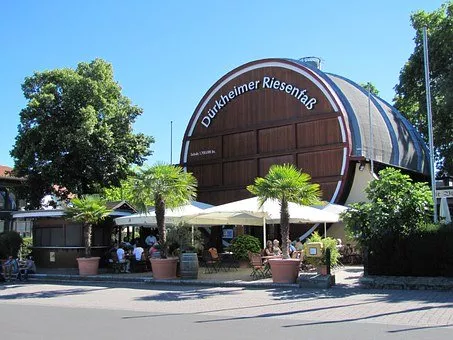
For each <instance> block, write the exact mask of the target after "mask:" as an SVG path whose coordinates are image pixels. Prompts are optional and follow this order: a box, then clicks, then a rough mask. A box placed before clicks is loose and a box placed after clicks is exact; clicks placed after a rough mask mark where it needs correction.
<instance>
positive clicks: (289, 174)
mask: <svg viewBox="0 0 453 340" xmlns="http://www.w3.org/2000/svg"><path fill="white" fill-rule="evenodd" d="M310 180H311V176H310V175H309V174H306V173H303V172H301V171H300V170H298V169H297V168H296V167H295V166H294V165H292V164H283V165H272V166H271V167H270V169H269V172H268V174H267V175H266V176H265V177H257V178H256V179H255V183H254V184H252V185H249V186H248V187H247V190H248V191H250V192H251V193H252V194H254V195H256V196H258V198H259V202H260V203H261V204H264V202H266V201H267V200H268V199H275V200H278V201H279V203H280V228H281V234H282V248H283V249H282V252H283V261H282V260H279V259H276V260H269V263H270V265H271V268H272V277H273V279H274V282H295V280H296V278H297V273H298V268H299V260H296V261H294V260H293V261H292V259H290V258H289V243H288V240H289V210H288V202H293V203H297V204H302V205H312V204H320V200H319V199H320V197H321V190H320V188H319V184H313V183H310ZM296 265H297V269H296V268H295V266H296ZM282 266H283V268H280V267H282ZM277 267H278V268H277ZM285 268H286V270H284V269H285ZM280 269H282V270H283V271H287V273H286V274H288V275H290V276H289V277H280V274H281V275H285V273H284V272H280ZM294 274H296V275H294Z"/></svg>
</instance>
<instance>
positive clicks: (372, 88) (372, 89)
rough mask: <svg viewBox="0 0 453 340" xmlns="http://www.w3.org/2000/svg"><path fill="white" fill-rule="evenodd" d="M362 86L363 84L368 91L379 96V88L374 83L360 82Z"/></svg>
mask: <svg viewBox="0 0 453 340" xmlns="http://www.w3.org/2000/svg"><path fill="white" fill-rule="evenodd" d="M360 86H362V87H363V88H364V89H365V90H367V91H368V90H369V91H370V92H371V93H372V94H374V95H375V96H379V90H378V89H377V87H376V86H374V84H373V83H370V82H367V83H360Z"/></svg>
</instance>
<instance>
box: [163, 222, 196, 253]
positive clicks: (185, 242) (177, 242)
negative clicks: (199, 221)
mask: <svg viewBox="0 0 453 340" xmlns="http://www.w3.org/2000/svg"><path fill="white" fill-rule="evenodd" d="M167 245H168V249H169V253H170V254H174V255H179V254H180V253H184V252H192V253H193V252H194V253H197V252H199V251H201V250H203V236H202V234H201V231H200V230H199V229H198V228H194V230H193V244H192V228H191V227H189V226H187V225H185V224H179V225H176V226H168V227H167Z"/></svg>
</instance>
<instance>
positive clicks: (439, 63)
mask: <svg viewBox="0 0 453 340" xmlns="http://www.w3.org/2000/svg"><path fill="white" fill-rule="evenodd" d="M411 22H412V27H413V28H414V29H415V38H414V41H415V48H414V52H413V53H412V55H411V56H410V57H409V60H408V61H407V63H406V64H405V65H404V67H403V69H402V70H401V73H400V78H399V84H397V85H396V86H395V90H396V97H395V106H396V107H397V108H398V109H399V110H400V111H401V112H402V113H403V114H405V115H406V117H407V118H408V119H409V121H411V122H412V124H414V125H415V126H416V127H417V128H418V130H419V131H420V132H421V134H422V135H423V137H424V138H425V140H426V141H428V124H427V105H426V88H425V75H424V59H423V33H422V29H423V27H427V33H428V50H429V68H430V78H431V83H430V89H431V96H432V99H431V106H432V114H433V132H434V133H433V135H434V146H435V149H436V152H435V156H436V163H437V164H438V168H439V170H440V172H441V174H450V175H451V174H452V173H453V120H452V119H451V112H453V59H452V55H453V2H452V1H449V2H447V3H445V4H443V5H442V6H441V7H440V8H439V9H437V10H435V11H433V12H431V13H429V12H425V11H418V12H415V13H414V14H412V16H411Z"/></svg>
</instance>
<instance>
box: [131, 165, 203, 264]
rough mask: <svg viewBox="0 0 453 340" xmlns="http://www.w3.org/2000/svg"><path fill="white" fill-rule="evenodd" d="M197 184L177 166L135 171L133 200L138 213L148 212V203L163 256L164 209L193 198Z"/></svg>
mask: <svg viewBox="0 0 453 340" xmlns="http://www.w3.org/2000/svg"><path fill="white" fill-rule="evenodd" d="M196 188H197V180H196V178H195V177H194V176H193V175H192V173H190V172H185V171H184V169H183V168H182V167H180V166H174V165H168V164H157V165H154V166H152V167H144V168H142V169H139V170H138V171H137V173H136V174H135V183H134V189H133V190H134V200H133V202H132V203H133V204H135V205H136V206H137V207H138V208H139V210H141V211H143V212H147V211H148V204H149V202H152V203H153V205H154V208H155V213H156V224H157V229H158V230H159V243H160V244H161V246H162V247H163V255H164V256H166V253H167V249H166V248H167V230H166V227H165V209H166V208H176V207H179V206H182V205H184V204H186V203H188V202H189V201H191V200H193V199H195V198H196Z"/></svg>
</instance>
